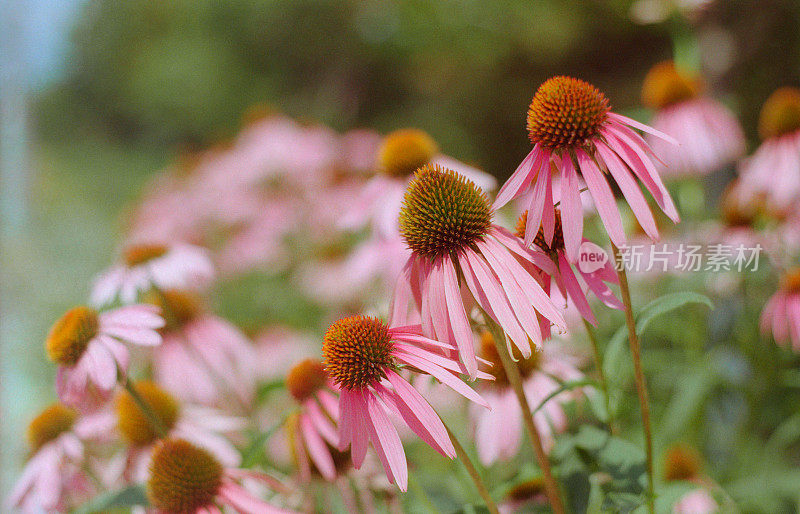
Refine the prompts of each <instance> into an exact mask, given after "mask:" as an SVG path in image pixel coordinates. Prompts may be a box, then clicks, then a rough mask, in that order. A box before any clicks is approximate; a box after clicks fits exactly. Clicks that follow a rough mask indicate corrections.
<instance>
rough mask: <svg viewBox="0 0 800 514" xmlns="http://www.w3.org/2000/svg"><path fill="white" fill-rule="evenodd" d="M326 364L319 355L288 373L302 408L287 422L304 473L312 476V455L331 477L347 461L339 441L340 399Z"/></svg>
mask: <svg viewBox="0 0 800 514" xmlns="http://www.w3.org/2000/svg"><path fill="white" fill-rule="evenodd" d="M329 382H330V381H329V379H328V374H327V373H326V372H325V364H324V363H322V362H321V361H319V360H316V359H306V360H304V361H301V362H299V363H297V364H296V365H295V366H294V367H293V368H292V369H291V370H289V374H288V375H287V376H286V389H288V390H289V394H291V395H292V398H294V399H295V401H297V403H298V404H299V405H300V408H301V409H300V411H299V412H298V413H297V414H295V415H293V416H291V417H290V418H289V419H288V420H287V423H286V429H287V434H288V436H289V444H290V448H291V449H292V451H293V452H294V456H295V458H296V461H297V465H298V468H299V470H300V476H301V477H302V478H303V480H305V481H308V480H309V479H310V478H311V467H310V465H309V459H310V461H311V462H313V464H314V468H315V469H316V470H317V471H318V472H319V474H320V475H321V476H322V477H323V478H324V479H325V480H328V481H332V480H334V479H335V478H336V476H337V475H338V471H339V470H340V469H341V467H342V466H343V465H344V461H345V459H343V458H342V457H343V454H342V452H339V451H338V450H337V449H336V448H337V447H338V445H339V436H338V433H337V432H338V428H337V427H336V425H338V423H339V399H338V398H337V396H336V395H335V394H334V392H333V390H332V388H331V384H330V383H329Z"/></svg>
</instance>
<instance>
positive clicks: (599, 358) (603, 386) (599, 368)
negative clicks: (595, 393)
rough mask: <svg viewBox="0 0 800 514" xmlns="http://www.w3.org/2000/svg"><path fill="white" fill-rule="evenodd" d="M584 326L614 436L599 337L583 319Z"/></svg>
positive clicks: (614, 428) (614, 430)
mask: <svg viewBox="0 0 800 514" xmlns="http://www.w3.org/2000/svg"><path fill="white" fill-rule="evenodd" d="M581 319H582V321H583V326H584V327H585V328H586V334H587V335H588V336H589V341H591V343H592V352H593V353H594V364H595V367H596V368H597V377H598V378H599V379H600V388H601V389H602V390H603V398H604V399H605V405H606V416H608V427H609V428H610V429H611V433H612V434H616V432H617V430H616V427H615V426H614V420H613V419H612V417H611V409H610V408H609V403H608V383H607V382H606V374H605V372H604V371H603V356H602V355H600V345H599V344H598V343H597V336H596V335H595V333H594V328H592V325H591V323H589V322H588V321H586V320H585V319H583V318H581Z"/></svg>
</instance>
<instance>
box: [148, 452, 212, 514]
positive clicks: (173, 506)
mask: <svg viewBox="0 0 800 514" xmlns="http://www.w3.org/2000/svg"><path fill="white" fill-rule="evenodd" d="M222 475H223V469H222V465H221V464H220V463H219V462H218V461H217V459H215V458H214V456H213V455H211V454H210V453H209V452H207V451H206V450H204V449H202V448H198V447H197V446H194V445H193V444H191V443H189V442H187V441H184V440H182V439H171V440H169V439H168V440H165V441H162V442H161V443H159V445H158V446H157V447H156V449H155V451H154V452H153V459H152V461H151V463H150V478H149V479H148V481H147V497H148V499H149V500H150V503H151V504H152V505H153V506H154V507H155V508H156V509H158V510H159V512H165V513H169V514H191V513H194V512H195V511H196V510H197V509H199V508H201V507H204V506H207V505H211V504H212V502H213V501H214V497H215V496H216V495H217V492H218V491H219V488H220V486H222Z"/></svg>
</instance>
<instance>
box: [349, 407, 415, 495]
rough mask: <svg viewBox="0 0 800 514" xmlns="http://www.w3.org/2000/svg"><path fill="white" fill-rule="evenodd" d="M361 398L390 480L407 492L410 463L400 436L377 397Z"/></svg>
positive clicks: (369, 429) (369, 428)
mask: <svg viewBox="0 0 800 514" xmlns="http://www.w3.org/2000/svg"><path fill="white" fill-rule="evenodd" d="M359 400H360V402H361V403H362V405H363V407H365V408H366V411H367V412H366V413H365V416H366V419H365V421H366V425H367V430H368V431H369V434H370V439H371V440H372V445H373V446H374V447H375V452H376V453H377V454H378V457H379V458H380V460H381V463H383V467H384V469H385V470H386V473H387V475H388V477H389V480H390V481H391V482H394V483H396V484H397V487H399V488H400V490H401V491H403V492H405V491H406V490H408V464H407V463H406V454H405V452H404V451H403V444H402V443H401V442H400V436H398V435H397V430H396V429H395V428H394V426H393V425H392V423H391V421H389V417H388V416H387V415H386V411H384V410H383V407H381V406H380V405H379V404H378V400H377V398H375V397H374V396H373V395H371V394H365V395H362V396H361V397H360V398H359Z"/></svg>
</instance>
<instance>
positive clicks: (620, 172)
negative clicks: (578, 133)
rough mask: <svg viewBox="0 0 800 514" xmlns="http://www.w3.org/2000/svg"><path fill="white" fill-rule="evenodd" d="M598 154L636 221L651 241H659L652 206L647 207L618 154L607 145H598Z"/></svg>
mask: <svg viewBox="0 0 800 514" xmlns="http://www.w3.org/2000/svg"><path fill="white" fill-rule="evenodd" d="M596 148H597V153H599V154H600V156H601V157H602V158H603V161H604V162H605V163H606V166H607V169H608V171H609V172H610V173H611V176H612V177H614V181H615V182H616V183H617V185H618V186H619V188H620V190H621V191H622V194H623V195H625V199H626V200H627V201H628V205H630V206H631V210H632V211H633V213H634V214H635V215H636V219H637V220H638V221H639V224H640V225H641V226H642V228H643V229H644V231H645V233H646V234H647V235H648V236H650V239H652V240H654V241H657V240H658V227H657V226H656V222H655V219H654V218H653V213H652V212H651V211H650V206H648V205H647V200H645V198H644V195H643V194H642V191H641V190H640V189H639V186H638V184H637V183H636V180H634V178H633V177H632V176H631V175H630V174H629V173H628V172H627V168H626V167H625V164H624V163H623V162H622V161H620V160H619V157H618V156H617V154H615V153H614V152H612V151H611V150H610V149H609V148H608V147H606V146H605V145H597V147H596Z"/></svg>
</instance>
